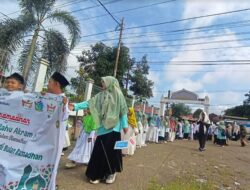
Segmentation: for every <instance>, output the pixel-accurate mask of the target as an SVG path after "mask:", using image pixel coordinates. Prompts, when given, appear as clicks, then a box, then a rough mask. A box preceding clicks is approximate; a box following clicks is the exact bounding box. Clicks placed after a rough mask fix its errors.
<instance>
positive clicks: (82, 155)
mask: <svg viewBox="0 0 250 190" xmlns="http://www.w3.org/2000/svg"><path fill="white" fill-rule="evenodd" d="M78 125H81V126H82V129H81V132H80V135H79V137H78V139H77V141H76V145H75V147H74V149H73V151H72V152H71V153H70V155H69V156H68V159H69V160H71V162H69V163H67V164H66V168H73V167H75V166H76V163H81V164H88V162H89V159H90V156H91V153H92V150H93V148H94V142H95V130H96V125H95V123H94V121H93V117H92V116H91V115H90V112H89V110H88V109H86V110H84V117H83V124H82V123H81V121H78Z"/></svg>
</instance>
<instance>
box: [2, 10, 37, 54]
mask: <svg viewBox="0 0 250 190" xmlns="http://www.w3.org/2000/svg"><path fill="white" fill-rule="evenodd" d="M0 26H1V28H0V48H1V49H3V50H6V51H10V52H11V53H13V52H14V51H16V49H17V48H18V47H20V46H21V45H22V44H23V42H24V37H25V35H27V34H28V33H29V32H30V31H31V30H32V29H33V28H34V26H35V19H34V17H33V16H32V15H31V14H28V15H21V16H19V17H18V18H17V19H16V20H14V19H5V20H3V21H2V22H1V24H0Z"/></svg>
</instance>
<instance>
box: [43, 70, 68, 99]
mask: <svg viewBox="0 0 250 190" xmlns="http://www.w3.org/2000/svg"><path fill="white" fill-rule="evenodd" d="M67 85H69V82H68V80H67V79H66V78H65V77H64V76H63V75H62V74H61V73H59V72H54V74H53V75H52V76H51V77H50V79H49V84H48V92H49V93H52V94H58V95H59V94H63V89H64V88H65V87H66V86H67Z"/></svg>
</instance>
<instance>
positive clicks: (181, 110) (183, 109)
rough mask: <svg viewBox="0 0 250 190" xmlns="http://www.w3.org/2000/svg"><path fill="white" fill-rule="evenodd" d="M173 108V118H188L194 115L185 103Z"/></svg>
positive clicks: (175, 105) (173, 105)
mask: <svg viewBox="0 0 250 190" xmlns="http://www.w3.org/2000/svg"><path fill="white" fill-rule="evenodd" d="M171 108H172V116H174V117H177V118H178V117H180V116H186V115H190V114H192V112H191V109H190V107H189V106H187V105H185V104H183V103H179V104H172V105H171Z"/></svg>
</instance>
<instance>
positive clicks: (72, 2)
mask: <svg viewBox="0 0 250 190" xmlns="http://www.w3.org/2000/svg"><path fill="white" fill-rule="evenodd" d="M77 1H79V2H77ZM83 1H87V0H72V1H69V2H66V3H63V4H60V5H57V6H55V7H54V8H62V7H66V6H69V5H71V4H75V3H82V2H83ZM19 12H20V11H19V10H18V11H14V12H12V13H8V14H6V15H8V16H9V15H12V14H15V13H19ZM1 18H2V17H0V19H1Z"/></svg>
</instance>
